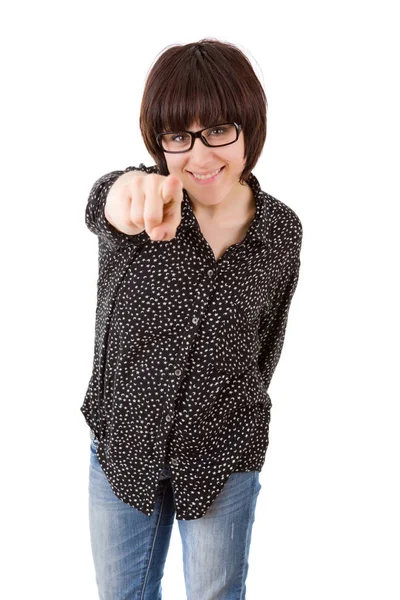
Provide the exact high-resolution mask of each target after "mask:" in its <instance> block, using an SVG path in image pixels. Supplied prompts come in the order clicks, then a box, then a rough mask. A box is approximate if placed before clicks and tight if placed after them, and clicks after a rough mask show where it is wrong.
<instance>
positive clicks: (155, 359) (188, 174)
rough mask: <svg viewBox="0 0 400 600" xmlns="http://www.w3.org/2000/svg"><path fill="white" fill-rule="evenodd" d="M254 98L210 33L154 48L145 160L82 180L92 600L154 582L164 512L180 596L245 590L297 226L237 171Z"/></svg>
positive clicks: (245, 71) (145, 110) (251, 133)
mask: <svg viewBox="0 0 400 600" xmlns="http://www.w3.org/2000/svg"><path fill="white" fill-rule="evenodd" d="M266 109H267V101H266V97H265V93H264V91H263V88H262V86H261V84H260V82H259V80H258V78H257V77H256V74H255V73H254V70H253V68H252V66H251V63H250V62H249V60H248V59H247V58H246V57H245V55H244V54H243V53H242V52H241V50H240V49H238V48H237V47H235V46H233V45H231V44H227V43H222V42H220V41H217V40H213V39H211V40H209V39H206V40H201V41H200V42H198V43H191V44H186V45H177V46H172V47H169V48H168V49H167V50H166V51H164V52H163V53H162V55H161V56H160V57H159V58H158V60H157V61H156V62H155V64H154V65H153V67H152V69H151V70H150V73H149V75H148V78H147V81H146V85H145V90H144V94H143V100H142V105H141V113H140V127H141V132H142V135H143V139H144V142H145V144H146V147H147V149H148V151H149V153H150V155H151V156H152V157H153V159H154V161H155V165H153V166H149V167H146V166H145V165H143V164H140V165H139V167H128V168H127V169H125V171H113V172H111V173H109V174H107V175H104V176H103V177H101V178H100V179H99V180H98V181H96V183H95V184H94V186H93V188H92V190H91V193H90V196H89V200H88V204H87V208H86V223H87V226H88V228H89V229H90V230H91V231H92V232H94V233H95V234H96V235H97V236H98V244H99V278H98V282H97V285H98V304H97V312H96V337H95V348H94V361H93V371H92V376H91V379H90V382H89V386H88V389H87V393H86V396H85V400H84V403H83V406H82V407H81V411H82V413H83V415H84V417H85V419H86V422H87V424H88V425H89V427H90V432H91V440H92V441H91V457H90V473H89V518H90V534H91V544H92V551H93V558H94V565H95V570H96V580H97V584H98V588H99V593H100V597H101V598H102V599H103V600H111V599H112V600H119V599H122V598H123V599H124V600H128V599H132V600H133V599H136V598H141V599H143V600H146V599H148V600H156V599H157V600H158V599H160V598H161V590H162V587H161V580H162V576H163V570H164V564H165V560H166V556H167V552H168V546H169V541H170V536H171V532H172V527H173V523H174V520H175V519H176V520H177V521H178V525H179V531H180V534H181V539H182V547H183V569H184V577H185V584H186V591H187V597H188V598H190V600H228V599H229V600H233V599H236V598H237V599H238V600H239V599H241V600H243V599H244V598H245V593H246V584H245V582H246V577H247V572H248V556H249V549H250V539H251V531H252V526H253V523H254V520H255V507H256V501H257V497H258V494H259V491H260V489H261V485H260V482H259V472H260V471H261V469H262V466H263V464H264V461H265V454H266V450H267V447H268V443H269V438H268V432H269V423H270V410H271V406H272V403H271V399H270V397H269V394H268V386H269V383H270V381H271V377H272V375H273V372H274V370H275V367H276V365H277V363H278V360H279V357H280V354H281V350H282V346H283V341H284V335H285V328H286V324H287V319H288V312H289V307H290V303H291V300H292V297H293V294H294V291H295V289H296V285H297V281H298V276H299V267H300V249H301V241H302V225H301V222H300V220H299V218H298V216H297V215H296V214H295V212H294V211H293V210H292V209H291V208H289V207H288V206H287V205H286V204H284V203H283V202H281V201H279V200H277V199H276V198H274V197H272V196H271V195H269V194H267V193H266V192H264V191H262V190H261V187H260V184H259V182H258V180H257V178H256V177H255V176H254V174H253V173H252V170H253V168H254V166H255V165H256V163H257V161H258V158H259V156H260V154H261V152H262V149H263V146H264V142H265V138H266Z"/></svg>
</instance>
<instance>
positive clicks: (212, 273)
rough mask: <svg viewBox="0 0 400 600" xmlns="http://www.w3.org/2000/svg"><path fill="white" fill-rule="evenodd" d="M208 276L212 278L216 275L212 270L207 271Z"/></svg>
mask: <svg viewBox="0 0 400 600" xmlns="http://www.w3.org/2000/svg"><path fill="white" fill-rule="evenodd" d="M207 275H208V276H209V277H212V276H213V275H214V271H213V270H212V269H210V270H209V271H207Z"/></svg>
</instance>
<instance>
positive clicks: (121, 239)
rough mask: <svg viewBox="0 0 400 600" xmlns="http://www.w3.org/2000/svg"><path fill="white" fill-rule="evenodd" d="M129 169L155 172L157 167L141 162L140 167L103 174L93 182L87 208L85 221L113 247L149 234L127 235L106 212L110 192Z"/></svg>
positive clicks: (142, 238)
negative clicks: (147, 165) (111, 220)
mask: <svg viewBox="0 0 400 600" xmlns="http://www.w3.org/2000/svg"><path fill="white" fill-rule="evenodd" d="M128 171H140V172H142V173H143V172H146V173H155V172H156V167H145V166H144V165H143V163H141V164H140V165H139V167H128V168H127V169H125V171H112V172H111V173H107V174H106V175H103V176H102V177H100V178H99V179H98V180H97V181H96V182H95V183H94V184H93V186H92V189H91V191H90V194H89V199H88V201H87V205H86V210H85V223H86V225H87V227H88V229H89V230H90V231H91V232H92V233H94V234H96V235H97V236H99V237H100V238H102V240H104V241H105V242H106V243H107V245H108V246H110V247H111V248H113V249H116V248H118V247H122V246H128V245H135V244H139V243H141V242H142V241H143V240H144V239H145V237H146V236H147V234H146V232H142V233H140V234H138V235H127V234H126V233H123V232H122V231H119V230H118V229H116V228H115V227H114V226H113V225H111V223H110V222H109V221H108V220H107V219H106V216H105V214H104V209H105V205H106V201H107V195H108V192H109V191H110V189H111V187H112V185H113V184H114V183H115V181H116V180H117V179H118V177H120V176H121V175H123V174H124V173H127V172H128Z"/></svg>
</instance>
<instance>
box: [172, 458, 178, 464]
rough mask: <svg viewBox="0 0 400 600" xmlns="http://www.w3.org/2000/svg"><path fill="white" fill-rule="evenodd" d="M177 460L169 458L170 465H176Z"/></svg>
mask: <svg viewBox="0 0 400 600" xmlns="http://www.w3.org/2000/svg"><path fill="white" fill-rule="evenodd" d="M177 464H178V461H177V460H176V458H171V465H175V466H176V465H177Z"/></svg>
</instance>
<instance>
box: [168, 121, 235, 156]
mask: <svg viewBox="0 0 400 600" xmlns="http://www.w3.org/2000/svg"><path fill="white" fill-rule="evenodd" d="M202 135H203V136H204V137H205V139H206V140H207V142H208V143H209V144H210V146H224V145H225V144H231V143H232V142H234V141H236V136H237V133H236V127H235V125H233V124H232V123H228V124H227V125H214V126H213V127H210V128H209V129H206V130H205V131H203V133H202ZM161 143H162V147H163V148H164V150H167V151H169V152H182V151H185V150H188V149H189V148H190V144H191V136H190V134H189V133H186V132H184V131H176V132H173V133H164V134H163V135H162V136H161Z"/></svg>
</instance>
